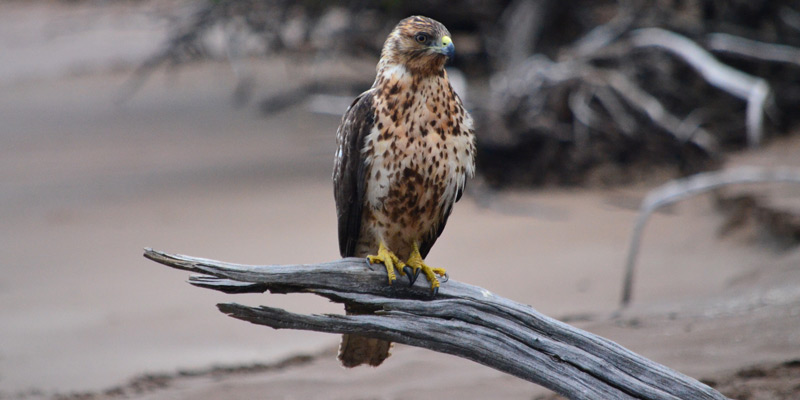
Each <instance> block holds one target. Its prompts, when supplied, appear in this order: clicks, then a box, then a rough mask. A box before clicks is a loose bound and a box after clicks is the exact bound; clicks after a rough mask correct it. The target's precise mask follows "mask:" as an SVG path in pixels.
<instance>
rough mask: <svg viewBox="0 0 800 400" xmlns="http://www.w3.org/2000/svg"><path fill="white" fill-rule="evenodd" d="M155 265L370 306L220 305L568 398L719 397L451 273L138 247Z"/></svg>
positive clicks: (199, 281)
mask: <svg viewBox="0 0 800 400" xmlns="http://www.w3.org/2000/svg"><path fill="white" fill-rule="evenodd" d="M144 255H145V257H147V258H149V259H151V260H153V261H156V262H159V263H161V264H164V265H167V266H170V267H173V268H177V269H181V270H186V271H191V272H198V273H201V274H203V275H202V276H193V277H191V278H190V280H189V283H191V284H193V285H196V286H199V287H204V288H209V289H215V290H219V291H222V292H225V293H252V292H256V293H259V292H265V291H270V292H274V293H291V292H305V293H313V294H316V295H319V296H323V297H326V298H328V299H331V300H333V301H335V302H341V303H344V302H347V303H354V304H357V305H359V306H360V308H366V309H372V310H375V313H374V314H369V315H302V314H295V313H290V312H287V311H285V310H281V309H276V308H271V307H265V306H262V307H249V306H244V305H240V304H235V303H229V304H219V305H218V307H219V309H220V311H222V312H224V313H226V314H228V315H230V316H232V317H234V318H237V319H241V320H244V321H249V322H252V323H254V324H259V325H266V326H270V327H272V328H275V329H302V330H312V331H318V332H329V333H356V334H359V335H364V336H370V337H375V338H380V339H386V340H391V341H393V342H398V343H403V344H408V345H411V346H417V347H423V348H427V349H431V350H434V351H439V352H443V353H449V354H453V355H457V356H460V357H464V358H467V359H470V360H473V361H475V362H478V363H480V364H483V365H486V366H488V367H491V368H495V369H497V370H500V371H503V372H506V373H509V374H511V375H514V376H517V377H519V378H522V379H525V380H528V381H530V382H533V383H537V384H539V385H542V386H544V387H546V388H548V389H551V390H553V391H555V392H557V393H560V394H562V395H564V396H566V397H568V398H571V399H725V397H724V396H723V395H722V394H720V393H719V392H716V391H715V390H713V389H711V388H710V387H708V386H706V385H704V384H702V383H700V382H698V381H696V380H695V379H692V378H690V377H687V376H685V375H682V374H680V373H678V372H675V371H673V370H671V369H669V368H667V367H665V366H663V365H659V364H657V363H655V362H653V361H650V360H648V359H646V358H644V357H642V356H640V355H638V354H635V353H633V352H631V351H629V350H627V349H625V348H623V347H621V346H619V345H617V344H616V343H613V342H611V341H609V340H606V339H604V338H601V337H599V336H596V335H593V334H591V333H588V332H585V331H582V330H580V329H577V328H574V327H572V326H570V325H567V324H565V323H562V322H560V321H557V320H554V319H552V318H549V317H547V316H545V315H542V314H539V313H538V312H536V311H535V310H534V309H533V308H531V307H529V306H525V305H522V304H519V303H516V302H513V301H511V300H508V299H505V298H502V297H500V296H497V295H495V294H493V293H491V292H489V291H488V290H486V289H481V288H479V287H475V286H471V285H468V284H464V283H460V282H456V281H453V280H450V281H448V282H445V283H443V284H442V287H441V289H440V290H439V294H438V295H437V296H436V297H435V298H432V297H431V296H430V292H429V289H428V287H427V285H426V283H425V282H424V279H420V280H418V282H417V283H416V284H415V285H414V286H412V287H407V286H406V285H403V284H395V285H393V286H389V285H387V284H386V276H385V270H384V268H383V267H382V266H379V265H378V266H373V267H370V266H368V265H367V264H366V263H365V261H364V260H363V259H357V258H347V259H341V260H338V261H333V262H328V263H322V264H311V265H269V266H248V265H239V264H230V263H224V262H219V261H212V260H207V259H202V258H195V257H189V256H181V255H173V254H166V253H162V252H159V251H155V250H152V249H146V250H145V254H144Z"/></svg>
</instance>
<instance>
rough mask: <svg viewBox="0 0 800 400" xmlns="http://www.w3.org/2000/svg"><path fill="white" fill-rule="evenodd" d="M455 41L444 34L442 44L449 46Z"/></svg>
mask: <svg viewBox="0 0 800 400" xmlns="http://www.w3.org/2000/svg"><path fill="white" fill-rule="evenodd" d="M451 43H453V39H450V36H442V46H447V45H449V44H451Z"/></svg>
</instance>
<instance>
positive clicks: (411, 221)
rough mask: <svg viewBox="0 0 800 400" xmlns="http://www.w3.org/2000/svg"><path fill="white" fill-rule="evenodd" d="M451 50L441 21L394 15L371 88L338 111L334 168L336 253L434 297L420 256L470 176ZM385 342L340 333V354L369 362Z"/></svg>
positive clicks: (385, 350)
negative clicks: (419, 281) (450, 75)
mask: <svg viewBox="0 0 800 400" xmlns="http://www.w3.org/2000/svg"><path fill="white" fill-rule="evenodd" d="M453 52H454V46H453V41H452V40H451V38H450V33H449V32H448V31H447V29H446V28H445V27H444V25H442V24H441V23H439V22H437V21H434V20H432V19H430V18H426V17H420V16H413V17H409V18H406V19H404V20H402V21H400V23H398V24H397V26H396V27H395V28H394V30H392V32H391V34H389V37H388V38H387V39H386V42H385V43H384V45H383V50H382V51H381V59H380V61H379V62H378V67H377V76H376V78H375V83H373V84H372V88H371V89H369V90H367V91H366V92H364V93H362V94H361V95H360V96H358V97H357V98H356V99H355V101H354V102H353V104H351V105H350V107H349V108H348V109H347V111H346V112H345V114H344V116H343V117H342V122H341V125H340V126H339V130H338V132H337V136H336V143H337V146H338V148H337V151H336V159H335V162H334V169H333V185H334V194H335V197H336V213H337V217H338V224H339V251H340V253H341V255H342V257H367V259H368V260H369V262H370V263H382V264H383V265H384V266H385V267H386V273H387V276H388V280H389V284H390V285H391V284H394V283H395V281H396V279H397V276H398V275H400V276H401V277H406V278H408V281H409V283H410V284H412V285H413V284H414V281H415V280H416V278H417V276H418V275H419V273H420V271H421V272H422V273H423V274H424V275H425V277H426V278H427V280H428V282H430V285H431V291H432V293H433V294H434V295H435V294H436V292H437V291H438V289H439V279H438V278H437V275H438V276H444V274H445V270H444V269H442V268H433V267H431V266H429V265H427V264H426V263H425V261H424V258H425V257H426V256H427V254H428V251H430V249H431V246H433V244H434V242H436V239H437V238H438V237H439V235H441V233H442V230H443V229H444V225H445V223H446V222H447V218H448V216H449V215H450V212H451V211H452V208H453V204H454V203H455V202H457V201H458V200H459V199H460V198H461V194H462V193H463V190H464V183H465V181H466V179H467V177H471V176H472V175H473V174H474V172H475V135H474V131H473V121H472V117H470V115H469V114H468V113H467V111H466V110H465V109H464V106H463V104H462V103H461V99H460V98H459V97H458V95H457V94H456V93H455V92H454V91H453V88H452V87H451V86H450V82H449V81H448V79H447V72H445V69H444V65H445V62H446V61H447V60H448V59H449V58H452V56H453ZM359 311H361V312H365V310H355V309H352V308H348V309H347V312H348V313H359ZM389 347H390V343H389V342H387V341H384V340H379V339H370V338H366V337H363V336H358V335H344V336H343V338H342V344H341V346H340V349H339V360H341V362H342V364H343V365H344V366H346V367H354V366H357V365H360V364H369V365H373V366H377V365H379V364H380V363H381V362H383V360H384V359H386V357H388V356H389Z"/></svg>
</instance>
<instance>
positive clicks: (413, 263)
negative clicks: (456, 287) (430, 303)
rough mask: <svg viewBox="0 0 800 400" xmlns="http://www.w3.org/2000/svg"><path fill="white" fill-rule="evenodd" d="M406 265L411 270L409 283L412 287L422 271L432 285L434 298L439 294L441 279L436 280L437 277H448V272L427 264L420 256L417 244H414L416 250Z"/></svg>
mask: <svg viewBox="0 0 800 400" xmlns="http://www.w3.org/2000/svg"><path fill="white" fill-rule="evenodd" d="M406 265H407V266H408V267H407V268H410V271H409V281H410V282H411V285H413V284H414V281H416V280H417V276H419V273H420V271H422V273H423V274H425V278H427V279H428V282H430V283H431V293H433V295H434V296H435V295H436V294H437V293H439V279H438V278H436V275H439V276H442V277H446V274H447V272H446V271H445V270H444V268H433V267H431V266H429V265H428V264H425V260H423V259H422V255H421V254H419V248H418V247H417V245H416V244H414V250H413V251H412V252H411V256H409V257H408V260H407V261H406ZM445 281H446V279H445Z"/></svg>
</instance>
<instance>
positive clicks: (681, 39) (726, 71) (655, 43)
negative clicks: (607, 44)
mask: <svg viewBox="0 0 800 400" xmlns="http://www.w3.org/2000/svg"><path fill="white" fill-rule="evenodd" d="M631 40H632V41H633V44H634V45H635V46H637V47H659V48H662V49H665V50H668V51H670V52H672V53H674V54H675V55H677V56H679V57H681V58H682V59H683V60H685V61H686V62H687V63H688V64H689V65H691V66H692V68H694V69H696V70H697V72H699V73H700V74H701V75H702V76H703V77H704V78H705V79H706V81H708V83H710V84H711V85H714V86H716V87H718V88H720V89H722V90H724V91H726V92H728V93H730V94H732V95H734V96H736V97H739V98H740V99H742V100H744V101H746V102H747V142H748V144H749V145H750V146H757V145H758V144H759V143H761V137H762V135H763V119H764V105H765V103H766V101H767V98H768V96H769V93H770V87H769V84H768V83H767V81H766V80H764V79H762V78H758V77H754V76H752V75H749V74H746V73H744V72H742V71H739V70H737V69H734V68H732V67H730V66H728V65H725V64H723V63H721V62H719V61H718V60H717V59H716V58H714V56H713V55H711V54H710V53H708V52H707V51H706V50H704V49H703V48H702V47H700V46H699V45H697V44H696V43H695V42H693V41H691V40H690V39H689V38H687V37H685V36H681V35H679V34H677V33H674V32H670V31H667V30H664V29H660V28H646V29H639V30H636V31H634V32H633V33H632V36H631Z"/></svg>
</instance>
